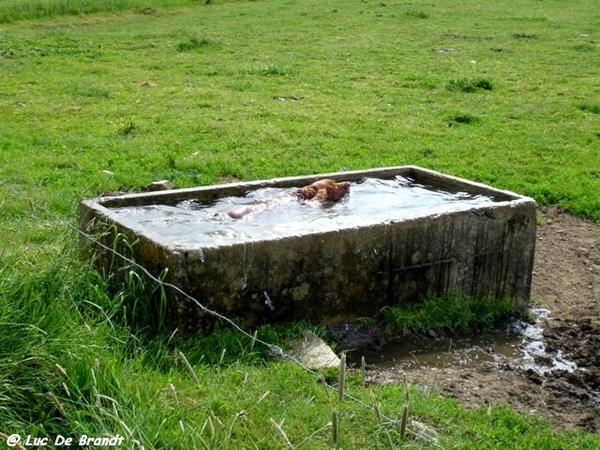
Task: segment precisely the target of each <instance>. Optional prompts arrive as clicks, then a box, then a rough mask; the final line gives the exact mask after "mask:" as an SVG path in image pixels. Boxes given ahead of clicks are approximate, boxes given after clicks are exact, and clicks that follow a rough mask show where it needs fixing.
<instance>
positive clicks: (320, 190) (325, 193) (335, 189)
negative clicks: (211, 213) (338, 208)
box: [226, 178, 350, 219]
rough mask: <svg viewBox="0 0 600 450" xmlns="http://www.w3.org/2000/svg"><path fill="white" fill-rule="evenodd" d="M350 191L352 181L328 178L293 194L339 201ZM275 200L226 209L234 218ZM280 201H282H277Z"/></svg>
mask: <svg viewBox="0 0 600 450" xmlns="http://www.w3.org/2000/svg"><path fill="white" fill-rule="evenodd" d="M349 192H350V183H348V182H340V183H338V182H336V181H335V180H332V179H329V178H326V179H323V180H319V181H316V182H314V183H311V184H309V185H307V186H304V187H303V188H301V189H297V190H295V191H292V192H291V193H290V194H292V195H293V196H294V197H295V198H296V199H297V200H298V201H318V202H337V201H340V200H341V199H342V198H344V196H345V195H346V194H348V193H349ZM272 203H274V202H273V201H263V202H256V203H252V204H249V205H240V206H236V207H234V208H231V209H229V210H228V211H226V213H227V215H228V216H229V217H231V218H233V219H241V218H242V217H244V216H246V215H247V214H250V213H252V212H256V211H259V210H263V209H266V208H267V207H269V205H270V204H272ZM277 203H280V202H277Z"/></svg>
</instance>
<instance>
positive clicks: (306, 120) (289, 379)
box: [0, 0, 600, 449]
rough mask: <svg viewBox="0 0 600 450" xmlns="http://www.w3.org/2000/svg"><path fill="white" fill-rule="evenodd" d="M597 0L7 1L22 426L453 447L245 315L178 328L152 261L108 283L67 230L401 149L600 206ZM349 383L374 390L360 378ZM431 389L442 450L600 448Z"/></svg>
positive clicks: (1, 366) (4, 323)
mask: <svg viewBox="0 0 600 450" xmlns="http://www.w3.org/2000/svg"><path fill="white" fill-rule="evenodd" d="M596 9H597V8H596V4H595V1H593V0H581V1H579V2H576V3H574V4H571V5H570V6H569V14H568V15H566V14H564V5H563V2H560V1H558V0H547V1H544V2H529V1H526V0H512V1H511V2H508V3H503V4H497V3H493V2H492V3H490V2H484V3H482V2H479V1H476V0H460V1H455V2H451V4H449V2H445V1H441V0H434V1H431V2H428V3H427V4H423V5H417V4H415V5H413V6H411V7H410V9H408V10H407V5H406V3H402V2H397V1H385V2H376V1H374V2H371V1H368V2H343V1H341V0H326V1H320V2H313V1H308V2H291V1H281V2H267V1H255V2H237V1H223V0H221V1H219V0H213V1H212V2H210V4H205V3H204V2H192V1H184V0H181V1H166V0H164V1H145V2H136V1H133V0H131V1H125V0H122V1H115V2H100V1H93V0H89V1H87V2H75V1H72V0H71V1H67V0H65V1H61V0H47V1H41V0H40V1H35V0H29V1H16V0H6V1H3V2H0V23H2V24H3V25H2V26H1V27H0V79H2V83H1V85H0V166H1V167H2V172H1V174H0V209H1V214H0V229H1V231H2V237H3V246H2V250H0V423H1V424H2V427H3V429H0V433H6V434H8V435H10V434H11V433H20V434H22V435H26V434H31V435H32V436H49V435H50V436H52V435H54V434H58V433H59V434H62V435H64V436H79V435H81V434H87V435H97V436H103V435H105V434H107V435H115V434H117V433H119V434H121V435H122V436H125V438H126V442H127V447H128V448H142V447H143V448H146V449H150V448H156V449H158V448H215V449H225V448H242V447H245V448H288V447H289V445H287V444H286V443H285V441H284V440H283V439H282V437H281V436H282V435H281V433H280V432H279V431H278V429H277V427H275V426H274V425H273V422H274V423H275V424H276V425H277V426H278V427H279V428H280V429H281V430H282V431H283V432H284V434H285V435H286V436H287V437H288V439H289V441H290V443H291V444H292V445H293V446H295V447H296V448H331V447H332V435H331V427H330V425H328V424H329V423H330V422H331V420H332V411H333V410H336V412H337V414H336V416H337V417H338V419H339V427H338V435H339V447H343V448H435V445H434V444H433V443H432V441H431V440H430V441H427V442H423V441H420V440H417V439H415V438H414V437H411V435H410V434H409V435H408V437H406V438H405V439H404V440H402V439H401V437H400V435H399V433H398V430H397V428H395V427H393V426H390V424H386V423H382V422H381V421H379V420H378V419H377V418H376V417H375V415H374V414H373V411H372V410H370V409H369V408H365V407H364V405H361V404H359V403H355V402H351V401H348V400H344V401H343V402H342V403H341V404H338V403H337V401H334V400H333V398H334V395H333V394H332V395H329V394H328V393H327V391H326V390H325V389H324V388H323V386H322V383H321V382H320V378H319V377H318V376H317V375H315V374H311V373H308V372H305V371H303V370H302V369H300V368H299V367H297V366H295V365H294V364H291V363H289V362H284V361H279V360H277V359H274V358H273V357H272V356H271V355H270V354H269V352H268V351H266V349H265V348H259V346H258V345H253V344H252V341H251V340H248V339H246V338H244V337H243V336H241V335H239V334H237V333H235V332H233V331H232V330H229V329H221V330H219V331H218V332H217V333H216V334H215V335H213V336H211V338H208V339H200V338H197V339H191V338H184V337H182V336H180V335H179V334H178V333H176V334H175V335H172V331H168V330H167V329H164V330H163V329H160V322H153V320H155V319H151V318H149V317H148V314H147V313H146V312H145V311H144V308H143V307H140V305H141V306H143V305H144V301H145V300H146V301H149V298H150V297H149V295H150V294H149V292H148V289H150V291H152V290H153V289H156V288H155V287H148V286H145V285H143V284H141V283H140V282H139V280H138V279H137V278H136V276H135V274H130V275H129V277H126V278H125V281H126V282H125V283H124V284H123V285H122V286H121V288H120V289H119V290H117V292H113V291H111V290H109V289H108V288H107V286H106V280H104V279H103V278H101V277H99V276H98V275H97V274H96V273H94V272H93V271H91V270H89V268H88V267H86V266H85V264H82V262H81V261H79V259H78V255H77V250H76V247H77V238H76V236H74V235H73V233H72V232H70V231H68V230H69V228H68V225H76V219H75V215H76V209H77V203H78V201H79V200H80V199H82V198H86V197H92V196H96V195H99V194H101V193H104V192H108V191H118V190H132V189H136V190H137V189H140V188H141V187H143V186H144V185H146V184H147V183H149V182H151V181H154V180H157V179H165V178H166V179H170V180H173V181H174V182H175V184H176V185H177V186H179V187H185V186H193V185H199V184H211V183H214V182H216V181H218V180H220V179H231V178H232V177H233V178H238V179H258V178H270V177H274V176H284V175H299V174H307V173H318V172H323V171H330V170H339V169H364V168H369V167H377V166H386V165H397V164H418V165H422V166H425V167H428V168H433V169H437V170H441V171H444V172H447V173H450V174H453V175H458V176H465V177H468V178H471V179H474V180H477V181H482V182H485V183H489V184H492V185H494V186H496V187H498V188H506V189H512V190H515V191H517V192H519V193H523V194H527V195H531V196H533V197H534V198H535V199H536V200H537V201H539V202H540V203H541V204H550V203H557V204H560V205H561V206H563V207H564V208H566V209H567V210H569V211H571V212H573V213H576V214H579V215H581V216H585V217H589V218H592V219H594V220H600V180H599V173H600V130H599V129H598V125H597V123H598V121H597V117H598V111H597V110H598V104H600V100H599V98H600V92H599V91H598V86H597V82H596V80H597V79H598V75H599V74H598V70H599V67H600V64H599V63H600V61H599V58H600V53H599V52H597V51H595V49H596V48H597V47H598V43H599V42H600V35H599V34H598V31H597V30H598V27H597V22H598V14H597V11H596ZM102 11H107V12H102ZM474 18H475V19H476V20H474ZM448 48H451V49H453V51H448V52H435V51H432V50H433V49H448ZM575 58H576V60H577V62H578V63H577V64H572V63H571V62H572V61H573V60H575ZM455 86H456V87H455ZM488 88H489V89H488ZM472 90H474V91H475V92H470V91H472ZM282 98H283V99H297V101H280V100H278V99H282ZM451 125H452V126H451ZM138 307H139V308H138ZM413 312H414V311H413ZM429 314H430V313H428V315H429ZM431 316H432V317H434V315H433V313H431ZM453 326H458V325H453ZM258 332H259V336H262V337H264V338H265V339H266V340H268V341H269V342H283V341H284V340H285V333H286V331H283V330H281V329H273V328H262V329H260V330H259V331H258ZM346 383H347V387H346V391H347V392H348V393H350V394H351V395H353V396H355V397H356V398H358V399H361V400H362V401H364V402H365V403H369V404H370V403H371V392H370V390H369V389H367V388H365V387H364V386H363V383H362V381H361V380H360V377H359V376H358V375H357V374H356V373H354V372H350V373H349V376H348V377H346ZM404 389H405V388H404V387H403V386H398V385H387V386H379V387H375V388H374V389H373V390H374V394H375V397H376V399H377V401H378V402H379V404H380V408H381V410H382V411H383V413H385V415H387V416H389V417H394V418H396V419H397V420H399V419H400V417H401V415H402V413H403V412H402V407H403V404H404V402H403V401H399V399H402V398H404ZM409 389H410V391H411V401H410V406H409V417H410V419H413V420H417V421H418V422H421V423H424V424H425V425H426V426H427V427H430V428H431V429H434V430H435V431H436V432H437V435H438V438H437V439H438V443H439V444H440V445H442V446H443V447H444V448H505V447H515V446H518V447H519V448H524V449H527V448H531V449H533V448H536V449H537V448H565V449H569V448H578V449H586V448H589V449H591V448H596V447H597V439H598V436H597V434H596V435H594V434H589V433H582V432H562V431H558V430H555V429H554V428H552V427H551V426H550V425H549V424H548V423H547V422H544V421H543V420H542V419H540V418H539V417H537V416H521V415H517V414H516V413H514V412H512V411H510V410H508V409H506V408H501V407H493V408H490V409H489V410H484V411H482V410H464V409H462V408H461V407H460V406H459V405H458V404H457V403H456V401H454V400H452V399H447V398H443V397H440V396H438V395H437V394H435V393H431V392H425V391H422V390H420V389H417V388H416V387H412V386H411V387H410V388H409ZM271 419H272V420H271ZM384 422H385V421H384ZM409 427H410V420H409ZM390 441H391V445H390ZM286 446H287V447H286Z"/></svg>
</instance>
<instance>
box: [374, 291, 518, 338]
mask: <svg viewBox="0 0 600 450" xmlns="http://www.w3.org/2000/svg"><path fill="white" fill-rule="evenodd" d="M382 313H383V319H384V321H385V323H386V324H388V326H390V327H392V328H393V329H396V330H398V331H401V332H404V333H407V332H421V331H427V330H448V331H451V332H463V333H464V332H467V331H469V330H490V329H493V328H494V327H496V326H497V325H499V324H501V323H502V322H505V321H507V320H508V319H511V318H516V317H523V314H524V311H522V310H520V309H519V308H518V307H516V306H515V305H514V304H513V303H511V301H510V300H509V299H503V300H495V299H486V298H483V299H469V298H463V297H458V296H453V297H444V298H430V299H428V300H426V301H424V302H423V303H419V304H415V305H409V306H406V307H403V308H399V307H387V308H385V309H384V310H383V311H382Z"/></svg>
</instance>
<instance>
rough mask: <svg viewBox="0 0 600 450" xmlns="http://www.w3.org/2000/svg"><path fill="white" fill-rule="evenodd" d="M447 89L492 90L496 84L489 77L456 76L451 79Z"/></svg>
mask: <svg viewBox="0 0 600 450" xmlns="http://www.w3.org/2000/svg"><path fill="white" fill-rule="evenodd" d="M446 89H448V90H449V91H453V92H467V93H472V92H477V91H491V90H492V89H494V85H493V84H492V82H491V81H490V80H488V79H487V78H475V79H471V78H455V79H453V80H450V81H449V82H448V84H447V85H446Z"/></svg>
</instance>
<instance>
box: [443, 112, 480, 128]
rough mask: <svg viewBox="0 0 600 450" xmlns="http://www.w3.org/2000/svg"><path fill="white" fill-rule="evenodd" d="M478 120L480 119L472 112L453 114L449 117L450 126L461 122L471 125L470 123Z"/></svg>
mask: <svg viewBox="0 0 600 450" xmlns="http://www.w3.org/2000/svg"><path fill="white" fill-rule="evenodd" d="M478 121H479V118H478V117H476V116H473V115H471V114H466V113H457V114H454V115H452V116H451V117H450V118H449V119H448V126H452V125H454V124H456V123H458V124H461V125H470V124H474V123H476V122H478Z"/></svg>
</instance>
